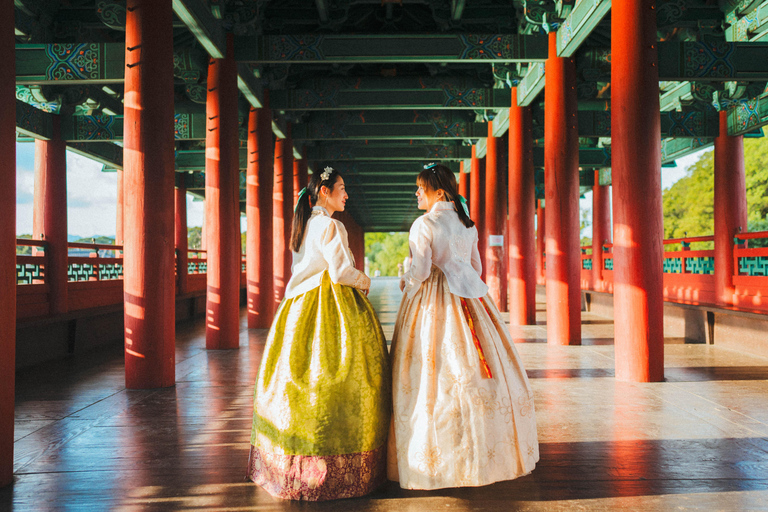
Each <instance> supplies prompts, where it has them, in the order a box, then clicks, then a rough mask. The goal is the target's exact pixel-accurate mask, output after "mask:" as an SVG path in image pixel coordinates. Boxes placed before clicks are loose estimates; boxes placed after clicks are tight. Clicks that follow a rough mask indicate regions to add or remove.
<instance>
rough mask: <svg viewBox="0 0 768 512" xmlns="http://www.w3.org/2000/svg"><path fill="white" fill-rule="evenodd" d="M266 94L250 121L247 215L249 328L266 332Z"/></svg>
mask: <svg viewBox="0 0 768 512" xmlns="http://www.w3.org/2000/svg"><path fill="white" fill-rule="evenodd" d="M267 92H268V91H265V95H264V96H265V98H264V106H263V107H262V108H261V109H258V110H256V109H251V112H250V114H249V117H248V167H247V169H246V189H245V204H246V206H245V215H246V217H247V219H248V233H247V235H246V260H247V261H246V272H247V294H248V327H249V328H252V329H266V328H268V327H269V326H270V324H271V323H272V316H273V311H274V308H273V303H272V302H273V300H272V286H273V277H272V180H273V178H272V173H273V161H272V154H273V152H274V145H273V142H272V111H271V110H269V106H268V105H269V99H268V95H267Z"/></svg>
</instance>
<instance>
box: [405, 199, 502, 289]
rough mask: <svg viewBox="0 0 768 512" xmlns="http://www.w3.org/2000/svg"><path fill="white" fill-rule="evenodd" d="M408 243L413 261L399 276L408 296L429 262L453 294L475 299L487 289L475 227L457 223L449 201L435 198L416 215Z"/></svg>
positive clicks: (429, 267)
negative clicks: (421, 212) (443, 276)
mask: <svg viewBox="0 0 768 512" xmlns="http://www.w3.org/2000/svg"><path fill="white" fill-rule="evenodd" d="M408 243H409V245H410V248H411V256H412V258H413V261H412V263H411V268H410V269H409V270H408V272H407V273H406V274H405V275H403V277H402V278H401V279H402V280H403V281H404V282H405V288H404V289H403V292H404V293H405V294H406V296H407V297H408V298H411V297H413V295H414V294H415V293H416V291H417V290H418V289H419V287H420V286H421V283H422V282H424V281H425V280H426V279H427V278H428V277H429V274H430V272H431V270H432V265H435V266H436V267H437V268H439V269H440V270H441V271H442V272H443V274H445V277H446V280H447V282H448V288H449V289H450V290H451V293H453V294H454V295H458V296H459V297H465V298H468V299H478V298H480V297H484V296H485V295H486V294H487V293H488V286H487V285H486V284H485V283H484V282H483V280H482V279H481V278H480V274H481V273H482V270H483V267H482V263H481V262H480V251H479V250H478V249H477V228H476V227H474V226H473V227H471V228H468V227H466V226H465V225H464V224H462V223H461V221H460V220H459V215H458V213H456V208H455V206H454V204H453V203H452V202H449V201H438V202H437V203H435V204H434V205H433V206H432V208H431V209H430V210H429V212H428V213H426V214H424V215H423V216H421V217H419V218H418V219H416V221H415V222H414V223H413V225H412V226H411V232H410V235H409V236H408Z"/></svg>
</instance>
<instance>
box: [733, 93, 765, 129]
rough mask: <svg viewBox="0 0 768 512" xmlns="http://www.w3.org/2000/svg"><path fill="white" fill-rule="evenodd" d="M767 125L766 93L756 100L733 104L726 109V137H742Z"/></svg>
mask: <svg viewBox="0 0 768 512" xmlns="http://www.w3.org/2000/svg"><path fill="white" fill-rule="evenodd" d="M766 125H768V91H766V92H764V93H763V94H761V95H760V96H758V97H757V98H754V99H752V100H746V101H738V102H734V105H733V107H732V108H730V109H728V135H744V134H746V133H749V132H751V131H754V130H756V129H758V128H761V127H763V126H766Z"/></svg>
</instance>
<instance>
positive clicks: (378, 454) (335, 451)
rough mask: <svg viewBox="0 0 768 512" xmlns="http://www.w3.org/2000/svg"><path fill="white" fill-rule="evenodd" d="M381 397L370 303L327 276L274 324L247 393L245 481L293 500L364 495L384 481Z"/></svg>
mask: <svg viewBox="0 0 768 512" xmlns="http://www.w3.org/2000/svg"><path fill="white" fill-rule="evenodd" d="M390 393H391V388H390V369H389V364H388V355H387V347H386V341H385V339H384V334H383V333H382V330H381V325H380V324H379V321H378V319H377V318H376V314H375V312H374V310H373V307H372V305H371V303H370V302H369V301H368V298H367V297H366V296H365V295H364V294H363V293H361V292H360V291H359V290H357V289H355V288H351V287H349V286H343V285H339V284H334V283H332V282H331V280H330V278H329V277H328V274H327V272H326V273H325V274H324V275H323V279H322V282H321V284H320V286H319V287H317V288H314V289H312V290H310V291H308V292H306V293H304V294H301V295H299V296H297V297H294V298H290V299H286V300H284V301H283V303H282V304H281V305H280V308H279V309H278V312H277V314H276V315H275V320H274V322H273V324H272V327H271V329H270V331H269V335H268V337H267V343H266V346H265V348H264V355H263V357H262V360H261V366H260V368H259V374H258V377H257V380H256V387H255V391H254V407H253V409H254V411H253V429H252V433H251V451H250V458H249V461H248V477H249V478H250V479H251V480H253V481H254V482H256V483H257V484H259V485H261V486H262V487H263V488H264V489H266V490H267V491H268V492H269V493H270V494H272V495H273V496H276V497H279V498H286V499H294V500H312V501H317V500H329V499H336V498H351V497H355V496H361V495H363V494H367V493H369V492H371V491H372V490H374V489H375V488H376V487H378V486H379V485H380V484H382V483H383V482H384V481H385V480H386V441H387V433H388V430H389V423H390V408H391V394H390Z"/></svg>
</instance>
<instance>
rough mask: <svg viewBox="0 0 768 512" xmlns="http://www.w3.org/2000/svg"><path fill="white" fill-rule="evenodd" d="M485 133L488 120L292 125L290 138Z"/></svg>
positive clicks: (454, 136)
mask: <svg viewBox="0 0 768 512" xmlns="http://www.w3.org/2000/svg"><path fill="white" fill-rule="evenodd" d="M487 135H488V124H487V123H467V122H463V123H458V122H457V123H454V124H452V125H450V126H437V125H434V126H432V125H427V124H412V123H407V124H389V125H369V124H351V125H345V124H335V125H329V124H316V123H311V124H306V123H305V124H295V125H293V127H292V132H291V136H292V137H293V140H296V141H299V140H345V139H358V140H376V139H405V140H411V139H468V138H471V139H474V138H479V137H486V136H487Z"/></svg>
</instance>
